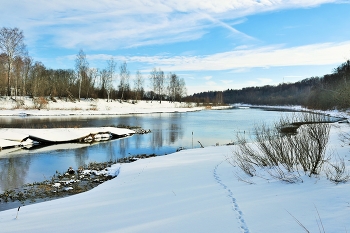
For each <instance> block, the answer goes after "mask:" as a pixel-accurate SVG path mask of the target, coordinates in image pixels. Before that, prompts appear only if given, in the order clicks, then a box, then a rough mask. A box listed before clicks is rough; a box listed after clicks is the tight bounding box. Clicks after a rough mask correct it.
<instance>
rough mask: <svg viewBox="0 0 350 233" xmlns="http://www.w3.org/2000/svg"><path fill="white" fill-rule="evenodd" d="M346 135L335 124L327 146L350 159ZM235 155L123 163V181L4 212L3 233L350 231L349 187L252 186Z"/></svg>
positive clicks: (212, 151)
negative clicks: (234, 160)
mask: <svg viewBox="0 0 350 233" xmlns="http://www.w3.org/2000/svg"><path fill="white" fill-rule="evenodd" d="M344 132H348V133H350V127H349V125H348V124H338V123H334V124H332V128H331V135H330V144H329V148H330V149H331V150H333V151H334V152H335V151H336V153H337V154H338V155H339V156H342V157H344V158H346V161H348V160H349V159H350V158H349V149H350V148H349V143H348V142H347V143H345V142H343V141H342V140H340V138H339V135H341V134H342V133H344ZM233 149H234V146H223V147H207V148H203V149H202V148H201V149H194V150H184V151H180V152H177V153H174V154H171V155H167V156H160V157H155V158H149V159H144V160H138V161H136V162H134V163H130V164H122V165H120V164H118V165H116V166H117V167H118V168H119V166H121V168H120V174H119V176H118V177H117V178H115V179H113V180H111V181H108V182H106V183H103V184H102V185H100V186H98V187H97V188H95V189H93V190H90V191H88V192H85V193H82V194H78V195H75V196H71V197H67V198H62V199H58V200H54V201H49V202H44V203H38V204H33V205H29V206H24V207H22V208H21V209H20V211H19V213H18V218H17V219H16V214H17V209H11V210H7V211H3V212H0V229H1V232H162V233H163V232H287V233H288V232H293V233H295V232H305V231H304V230H303V228H302V227H301V226H299V224H298V223H297V222H296V220H295V219H294V218H293V217H292V216H294V217H295V218H296V219H298V220H299V221H300V222H301V223H302V224H303V225H304V226H305V227H306V228H307V229H308V230H309V231H310V232H320V231H319V227H321V228H322V226H321V225H320V224H322V225H323V227H324V229H325V232H349V231H350V221H349V219H350V196H349V193H350V183H345V184H338V185H336V184H334V183H332V182H330V181H329V180H327V179H326V178H325V176H324V175H320V176H319V177H317V178H314V177H313V178H309V177H307V176H305V177H302V179H303V182H302V183H296V184H287V183H283V182H281V181H278V180H274V179H269V180H266V179H262V178H259V177H255V178H252V179H251V180H250V181H251V182H252V183H254V184H248V183H246V182H242V181H239V180H238V179H237V175H239V176H243V174H242V172H241V171H240V170H238V169H237V168H235V167H233V166H232V165H231V164H230V163H228V160H229V158H230V157H231V156H232V150H233ZM289 213H290V214H289ZM318 213H319V215H320V217H319V216H318ZM319 219H321V222H320V221H319ZM321 232H323V231H321Z"/></svg>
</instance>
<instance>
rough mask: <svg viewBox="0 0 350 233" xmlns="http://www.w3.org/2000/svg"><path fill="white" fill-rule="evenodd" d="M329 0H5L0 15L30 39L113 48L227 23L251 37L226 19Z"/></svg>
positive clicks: (192, 34)
mask: <svg viewBox="0 0 350 233" xmlns="http://www.w3.org/2000/svg"><path fill="white" fill-rule="evenodd" d="M328 2H337V1H336V0H313V1H304V0H288V1H283V0H278V1H276V0H261V1H256V0H224V1H212V0H191V1H188V0H168V1H153V0H118V1H112V0H101V1H94V0H75V1H71V0H61V1H59V2H57V1H46V0H28V1H21V0H12V1H6V0H2V1H1V9H0V21H1V22H2V24H3V25H6V26H11V27H13V26H17V27H20V28H21V29H23V30H24V32H25V35H26V36H27V39H28V41H29V43H35V41H39V40H40V39H43V38H45V43H48V44H53V45H56V46H57V45H58V46H60V47H62V48H81V47H84V48H86V49H89V50H94V49H105V50H113V49H117V48H129V47H138V46H145V45H153V44H166V43H174V42H180V41H190V40H196V39H198V38H200V37H202V36H203V35H205V34H206V33H207V30H208V29H209V28H211V27H224V28H226V29H228V30H229V31H230V32H232V33H233V34H235V35H237V36H240V37H242V38H246V39H253V38H251V37H250V36H249V35H246V34H244V33H242V32H240V31H238V30H236V29H235V28H234V27H233V26H232V24H229V23H227V21H229V20H234V19H239V18H241V17H245V16H247V15H251V14H256V13H260V12H266V11H273V10H280V9H287V8H300V7H312V6H317V5H320V4H323V3H328ZM47 36H48V37H47ZM41 43H42V41H41Z"/></svg>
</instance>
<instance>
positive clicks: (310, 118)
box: [233, 113, 330, 183]
mask: <svg viewBox="0 0 350 233" xmlns="http://www.w3.org/2000/svg"><path fill="white" fill-rule="evenodd" d="M291 120H293V121H294V122H295V121H296V120H298V122H299V125H302V126H301V127H300V128H299V129H298V133H297V134H296V135H290V134H283V135H282V134H281V133H280V129H281V128H283V127H285V126H286V125H291V124H293V122H292V121H291ZM324 121H325V119H324V116H321V115H316V114H307V113H304V114H302V115H300V116H298V117H291V118H281V119H280V121H279V122H277V123H275V125H274V128H272V129H270V128H268V127H267V126H266V125H265V124H262V125H260V126H255V129H254V135H255V140H254V142H252V143H247V141H246V139H245V138H243V137H242V136H240V135H238V136H237V140H238V143H239V144H238V147H237V150H235V151H234V152H233V153H234V157H233V160H234V163H235V164H236V165H237V166H238V167H239V168H241V169H242V170H243V171H244V172H245V173H246V174H248V175H250V176H254V175H255V172H256V168H258V167H259V168H263V169H266V171H267V172H268V174H270V175H271V176H272V177H274V178H277V179H280V180H283V181H287V182H291V183H293V182H297V181H300V180H301V179H300V174H299V171H300V169H302V170H303V171H304V173H305V174H307V175H308V176H310V177H311V176H312V175H318V174H319V173H320V171H321V170H322V167H323V165H324V163H325V162H326V160H327V159H326V148H327V143H328V138H329V131H330V125H329V124H327V123H318V122H324Z"/></svg>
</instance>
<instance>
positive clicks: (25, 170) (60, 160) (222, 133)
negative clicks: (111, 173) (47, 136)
mask: <svg viewBox="0 0 350 233" xmlns="http://www.w3.org/2000/svg"><path fill="white" fill-rule="evenodd" d="M280 115H281V114H280V113H279V112H270V111H269V112H267V111H262V110H258V109H250V110H222V111H201V112H191V113H163V114H161V113H157V114H143V115H142V114H141V115H127V116H113V117H111V116H99V117H97V116H79V117H78V116H63V117H25V118H21V117H0V127H7V128H10V127H26V128H32V127H35V128H42V127H48V128H51V127H63V126H64V127H65V126H69V127H72V126H77V125H78V126H81V127H102V126H117V125H130V126H140V127H142V128H143V129H150V130H151V133H150V134H145V135H133V136H132V137H128V138H124V139H117V140H113V141H106V142H100V143H94V144H91V145H90V144H60V145H53V146H50V147H48V148H40V149H34V150H29V151H27V150H21V151H19V152H18V151H17V152H14V153H11V155H0V192H2V191H4V190H6V189H9V188H15V187H19V186H21V185H23V184H25V183H29V182H34V181H42V180H44V179H45V178H46V179H48V178H49V177H50V176H52V175H53V174H55V172H56V171H59V172H64V171H66V170H67V169H68V168H69V167H73V168H74V169H76V168H79V167H80V166H84V165H85V164H88V163H90V162H104V161H110V160H117V159H118V158H123V157H126V156H129V155H137V154H153V153H154V154H157V155H164V154H169V153H173V152H175V151H176V150H177V149H178V148H179V147H183V148H186V149H189V148H192V137H193V141H194V145H193V147H195V148H198V147H200V145H199V144H198V143H197V141H200V142H201V143H202V144H203V145H204V146H211V145H215V144H216V143H219V144H220V145H222V144H227V143H230V142H232V141H233V140H234V139H235V134H236V132H238V131H246V132H249V131H250V130H251V129H252V128H253V127H254V122H256V121H257V120H259V119H266V120H267V121H270V122H272V121H274V120H275V119H277V118H279V117H280ZM257 117H259V119H257ZM192 132H193V136H192Z"/></svg>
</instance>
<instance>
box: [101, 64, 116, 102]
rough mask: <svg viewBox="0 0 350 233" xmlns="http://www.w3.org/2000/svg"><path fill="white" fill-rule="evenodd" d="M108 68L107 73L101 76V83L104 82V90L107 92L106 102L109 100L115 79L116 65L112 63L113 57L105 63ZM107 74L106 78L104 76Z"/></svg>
mask: <svg viewBox="0 0 350 233" xmlns="http://www.w3.org/2000/svg"><path fill="white" fill-rule="evenodd" d="M107 64H108V67H107V70H106V71H107V73H103V74H102V75H101V79H102V80H101V81H104V84H105V88H106V90H107V102H109V100H110V94H111V92H112V89H113V81H114V79H115V77H114V76H115V75H114V73H115V67H116V66H117V63H116V62H115V61H114V59H113V57H112V58H111V59H110V60H108V61H107ZM106 74H107V76H105V75H106Z"/></svg>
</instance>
